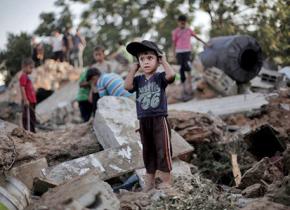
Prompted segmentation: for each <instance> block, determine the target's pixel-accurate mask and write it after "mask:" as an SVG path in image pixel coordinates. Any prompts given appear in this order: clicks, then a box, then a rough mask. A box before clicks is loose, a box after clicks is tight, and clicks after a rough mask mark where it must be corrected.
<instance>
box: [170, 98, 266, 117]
mask: <svg viewBox="0 0 290 210" xmlns="http://www.w3.org/2000/svg"><path fill="white" fill-rule="evenodd" d="M266 104H268V101H267V99H266V95H264V94H260V93H253V94H244V95H236V96H228V97H223V98H214V99H207V100H202V101H196V100H192V101H189V102H186V103H177V104H170V105H169V106H168V109H169V111H170V110H177V111H191V112H200V113H209V112H211V113H212V114H214V115H217V116H226V115H230V114H235V113H244V112H248V111H253V110H256V109H260V108H261V107H262V106H263V105H266Z"/></svg>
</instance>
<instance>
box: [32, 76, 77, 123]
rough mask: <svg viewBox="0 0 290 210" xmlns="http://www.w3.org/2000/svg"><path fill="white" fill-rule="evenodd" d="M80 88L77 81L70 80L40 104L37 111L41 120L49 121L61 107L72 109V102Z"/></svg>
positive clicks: (43, 121)
mask: <svg viewBox="0 0 290 210" xmlns="http://www.w3.org/2000/svg"><path fill="white" fill-rule="evenodd" d="M78 88H79V85H78V82H77V81H75V82H70V83H68V84H66V85H65V86H64V87H62V88H61V89H59V90H57V91H55V92H54V93H53V94H52V95H51V96H50V97H48V98H47V99H46V100H44V101H42V102H41V103H40V104H38V105H37V106H36V111H35V112H36V116H37V118H38V120H39V122H40V123H45V122H47V121H48V120H49V119H51V118H52V116H53V115H54V113H55V112H57V111H58V112H59V110H60V109H64V110H67V109H72V102H73V100H75V97H76V94H77V91H78Z"/></svg>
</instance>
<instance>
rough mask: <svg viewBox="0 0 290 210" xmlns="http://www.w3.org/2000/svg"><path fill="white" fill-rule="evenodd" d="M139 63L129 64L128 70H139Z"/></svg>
mask: <svg viewBox="0 0 290 210" xmlns="http://www.w3.org/2000/svg"><path fill="white" fill-rule="evenodd" d="M139 68H140V64H139V63H133V64H131V65H130V71H134V72H135V73H136V72H137V71H138V70H139Z"/></svg>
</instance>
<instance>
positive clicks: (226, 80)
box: [203, 67, 238, 96]
mask: <svg viewBox="0 0 290 210" xmlns="http://www.w3.org/2000/svg"><path fill="white" fill-rule="evenodd" d="M203 78H204V79H205V80H206V81H207V83H208V84H209V85H210V86H211V87H212V88H214V89H215V90H217V91H218V92H219V93H221V94H222V95H224V96H230V95H237V94H238V86H237V84H236V81H235V80H233V79H231V78H230V77H229V76H228V75H227V74H226V73H225V72H224V71H222V70H221V69H218V68H216V67H211V68H207V69H206V70H205V71H204V72H203Z"/></svg>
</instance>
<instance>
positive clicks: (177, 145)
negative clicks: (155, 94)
mask: <svg viewBox="0 0 290 210" xmlns="http://www.w3.org/2000/svg"><path fill="white" fill-rule="evenodd" d="M138 123H139V122H138V120H137V115H136V105H135V102H134V101H132V100H131V99H129V98H126V97H114V96H106V97H102V98H101V99H100V100H99V101H98V110H97V112H96V116H95V119H94V130H95V134H96V136H97V139H98V141H99V142H100V144H101V145H102V146H103V148H104V149H108V148H113V147H118V146H121V145H124V144H130V143H137V144H139V145H140V146H141V141H140V135H139V133H137V132H136V129H138V128H139V124H138ZM171 142H172V149H173V156H174V157H176V156H178V155H182V154H186V153H188V152H191V151H192V150H193V147H192V146H191V145H190V144H188V143H187V142H186V141H185V140H184V139H183V138H182V137H181V136H180V135H179V134H178V133H176V132H175V131H174V130H171Z"/></svg>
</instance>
